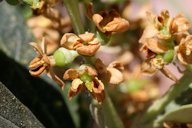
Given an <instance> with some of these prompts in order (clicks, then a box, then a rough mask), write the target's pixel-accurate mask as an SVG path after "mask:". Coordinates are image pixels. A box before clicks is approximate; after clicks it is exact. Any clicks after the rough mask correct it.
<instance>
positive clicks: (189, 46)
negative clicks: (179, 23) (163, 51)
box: [176, 35, 192, 65]
mask: <svg viewBox="0 0 192 128" xmlns="http://www.w3.org/2000/svg"><path fill="white" fill-rule="evenodd" d="M176 50H177V57H178V59H179V61H180V62H181V63H182V64H183V65H188V64H192V35H189V36H187V37H186V38H183V39H181V42H180V44H179V46H178V47H177V48H176Z"/></svg>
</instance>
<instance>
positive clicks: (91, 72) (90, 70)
mask: <svg viewBox="0 0 192 128" xmlns="http://www.w3.org/2000/svg"><path fill="white" fill-rule="evenodd" d="M83 70H84V72H87V73H89V75H91V76H97V71H96V70H95V69H94V68H92V67H90V66H84V69H83Z"/></svg>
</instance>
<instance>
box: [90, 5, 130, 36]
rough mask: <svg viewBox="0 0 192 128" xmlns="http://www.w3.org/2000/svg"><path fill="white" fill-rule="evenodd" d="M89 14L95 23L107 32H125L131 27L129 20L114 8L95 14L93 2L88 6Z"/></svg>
mask: <svg viewBox="0 0 192 128" xmlns="http://www.w3.org/2000/svg"><path fill="white" fill-rule="evenodd" d="M88 16H89V18H90V19H91V20H92V21H93V22H94V23H95V25H96V26H97V28H98V29H99V30H100V31H101V32H103V33H106V34H111V33H117V32H124V31H126V30H127V29H128V27H129V22H128V21H127V20H126V19H124V18H122V17H121V16H120V15H119V14H118V13H117V12H116V11H114V10H112V11H109V12H108V11H102V12H100V13H95V14H93V7H92V4H90V5H89V7H88Z"/></svg>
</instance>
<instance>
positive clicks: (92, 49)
mask: <svg viewBox="0 0 192 128" xmlns="http://www.w3.org/2000/svg"><path fill="white" fill-rule="evenodd" d="M99 47H100V44H94V45H87V46H86V45H83V46H81V47H78V48H77V49H76V50H77V52H78V53H79V54H81V55H86V56H93V55H95V53H96V52H97V50H98V49H99Z"/></svg>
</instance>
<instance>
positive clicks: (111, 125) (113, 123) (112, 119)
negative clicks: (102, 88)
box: [102, 92, 124, 128]
mask: <svg viewBox="0 0 192 128" xmlns="http://www.w3.org/2000/svg"><path fill="white" fill-rule="evenodd" d="M105 96H106V97H105V100H104V102H103V104H102V108H103V109H102V112H103V114H104V120H105V125H107V126H108V128H124V126H123V123H122V121H121V119H120V118H119V116H118V114H117V112H116V110H115V108H114V106H113V103H112V101H111V98H110V97H109V95H108V94H107V92H106V93H105Z"/></svg>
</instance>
